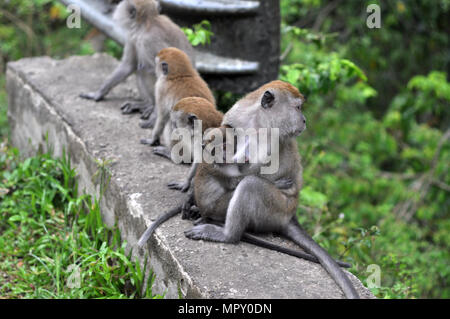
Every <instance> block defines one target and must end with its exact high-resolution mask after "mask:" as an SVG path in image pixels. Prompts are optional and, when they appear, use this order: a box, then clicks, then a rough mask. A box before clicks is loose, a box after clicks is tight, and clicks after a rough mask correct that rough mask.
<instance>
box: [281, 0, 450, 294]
mask: <svg viewBox="0 0 450 319" xmlns="http://www.w3.org/2000/svg"><path fill="white" fill-rule="evenodd" d="M372 2H373V1H372ZM393 3H394V4H392V2H389V4H387V3H385V2H383V3H382V5H381V7H382V8H384V9H386V8H392V7H393V9H392V10H386V11H383V13H382V20H383V21H382V24H383V27H382V28H381V29H379V30H369V29H367V27H366V25H365V16H364V13H365V6H366V5H367V4H360V5H355V4H354V3H351V2H348V3H344V2H343V1H332V2H325V1H320V0H317V1H302V0H298V1H297V0H295V1H292V0H291V1H287V0H285V1H282V15H283V21H284V23H285V25H283V28H282V30H283V41H282V47H283V51H284V53H283V55H282V58H283V64H282V66H281V74H280V77H281V79H283V80H286V81H289V82H291V83H292V84H294V85H296V86H297V87H298V88H299V89H300V91H302V92H303V93H305V94H306V95H308V103H307V104H306V105H305V112H306V117H307V119H308V129H307V130H306V131H305V132H304V133H303V134H302V136H300V137H299V138H298V143H299V148H300V154H301V155H302V163H303V166H304V187H303V189H302V191H301V193H300V199H299V204H300V207H299V211H298V217H299V221H300V222H301V223H302V224H303V225H305V227H306V228H307V229H308V230H309V231H310V233H311V234H313V236H314V238H315V239H316V240H317V241H318V242H319V243H320V244H321V245H322V246H324V247H325V248H326V249H327V250H328V251H330V252H331V253H332V255H334V256H339V257H341V258H344V259H347V260H348V261H349V262H351V263H352V264H353V266H354V267H353V268H352V271H353V272H354V273H355V274H357V275H358V277H359V278H360V279H361V280H363V281H364V278H367V276H368V275H369V273H368V270H367V266H369V265H371V264H377V265H379V266H380V269H381V287H378V288H376V289H373V292H374V293H375V294H376V295H377V296H378V297H381V298H417V297H434V298H437V297H438V298H448V297H449V296H450V290H449V286H450V285H449V282H450V271H449V270H448V260H450V253H449V252H450V247H449V246H450V241H449V237H448V233H449V230H450V228H449V226H450V224H449V213H450V211H449V207H450V197H449V196H448V193H449V191H450V186H449V185H450V174H449V172H448V170H449V165H448V163H450V143H449V142H450V131H449V130H448V127H449V123H450V122H449V113H448V112H449V99H448V96H449V95H448V94H449V87H450V86H449V83H448V81H447V75H446V74H445V73H444V72H442V70H445V67H444V66H445V63H447V62H446V61H448V57H449V55H448V52H449V43H448V35H446V37H445V38H444V37H443V34H444V33H445V31H444V30H443V25H445V24H446V21H444V20H442V19H443V16H444V15H445V14H446V12H447V11H446V10H448V6H446V7H445V8H444V7H443V8H442V9H439V8H438V5H436V4H435V3H434V4H432V3H430V2H426V3H425V2H420V1H419V2H415V3H410V2H409V3H408V5H406V2H405V3H403V2H402V1H396V2H393ZM336 4H339V5H336ZM441 4H442V5H443V4H444V1H442V2H441ZM418 8H421V10H423V12H424V17H420V18H419V19H421V20H423V21H425V19H426V18H425V17H429V18H430V19H429V20H426V21H433V23H429V24H427V25H426V26H424V27H425V29H424V30H423V31H424V33H423V34H421V33H419V34H415V33H413V32H411V31H408V32H406V31H405V29H404V28H403V25H405V26H409V27H411V30H414V29H417V25H414V26H413V23H414V21H415V20H416V19H418V16H416V15H410V16H408V14H412V12H416V11H417V12H418V11H419V10H418ZM402 10H403V13H401V12H400V11H402ZM355 12H358V13H357V14H356V13H355ZM420 12H421V11H420ZM360 13H361V14H360ZM383 14H384V16H383ZM400 16H401V17H402V19H403V20H402V21H401V24H400V20H399V17H400ZM405 19H406V20H405ZM419 23H420V22H419ZM288 25H294V26H288ZM346 34H357V35H358V36H354V37H352V38H349V37H348V36H347V35H346ZM405 34H408V37H405ZM430 35H431V38H432V40H431V41H436V42H435V44H437V43H439V51H440V52H437V50H435V49H434V47H433V46H430V43H429V42H428V43H425V42H424V40H425V37H426V36H430ZM411 37H413V39H411ZM428 40H430V39H428ZM405 41H408V47H406V46H404V47H402V43H404V42H405ZM419 46H420V48H419ZM411 50H414V52H411ZM432 52H433V53H432ZM442 52H447V53H446V54H447V55H445V54H444V55H443V54H441V53H442ZM434 53H436V55H433V54H434ZM425 56H427V58H425ZM424 60H426V61H424ZM352 61H355V62H352ZM430 66H432V67H434V68H435V71H432V70H430V71H429V74H428V75H426V76H422V75H416V74H418V73H420V72H423V70H427V69H428V68H429V67H430ZM362 70H364V71H362ZM387 74H388V76H387Z"/></svg>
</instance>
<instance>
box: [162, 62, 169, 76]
mask: <svg viewBox="0 0 450 319" xmlns="http://www.w3.org/2000/svg"><path fill="white" fill-rule="evenodd" d="M161 68H162V71H163V74H164V75H167V74H169V65H168V64H167V62H163V63H161Z"/></svg>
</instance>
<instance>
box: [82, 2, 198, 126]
mask: <svg viewBox="0 0 450 319" xmlns="http://www.w3.org/2000/svg"><path fill="white" fill-rule="evenodd" d="M113 19H114V20H115V21H116V22H117V23H119V24H120V25H121V26H122V27H123V28H124V29H125V31H126V33H127V34H126V43H125V46H124V51H123V55H122V58H121V61H120V64H119V65H118V66H117V68H116V69H115V70H114V72H113V73H112V74H111V75H110V76H109V77H108V78H107V79H106V80H105V81H104V83H103V84H102V86H101V87H100V89H99V90H97V91H96V92H89V93H82V94H80V97H82V98H85V99H89V100H94V101H96V102H97V101H100V100H103V98H104V97H105V96H106V95H107V94H108V93H109V92H110V91H111V90H112V89H113V88H114V87H115V86H116V85H118V84H119V83H121V82H123V81H124V80H125V79H126V78H127V77H128V76H130V75H131V74H132V73H136V79H137V87H138V91H139V95H140V98H141V99H142V101H139V102H136V101H128V102H125V103H124V104H123V105H122V106H121V110H122V113H123V114H129V113H132V112H137V111H139V112H141V113H143V114H142V116H141V118H143V119H147V118H148V117H149V116H150V114H151V113H152V112H153V109H154V102H155V97H154V95H155V94H154V85H155V82H156V77H155V64H154V63H155V57H156V55H157V53H158V52H159V51H160V50H161V49H163V48H167V47H177V48H180V49H182V50H183V51H184V52H186V54H187V55H188V56H189V59H190V60H191V61H192V63H194V62H195V55H194V49H193V48H192V46H191V44H190V43H189V41H188V39H187V37H186V35H185V34H184V33H183V31H182V30H181V29H180V28H179V27H178V26H177V25H176V24H175V23H174V22H172V20H170V18H169V17H167V16H165V15H160V14H159V3H158V2H157V1H155V0H123V1H122V2H120V3H119V4H118V5H117V7H116V9H115V11H114V14H113Z"/></svg>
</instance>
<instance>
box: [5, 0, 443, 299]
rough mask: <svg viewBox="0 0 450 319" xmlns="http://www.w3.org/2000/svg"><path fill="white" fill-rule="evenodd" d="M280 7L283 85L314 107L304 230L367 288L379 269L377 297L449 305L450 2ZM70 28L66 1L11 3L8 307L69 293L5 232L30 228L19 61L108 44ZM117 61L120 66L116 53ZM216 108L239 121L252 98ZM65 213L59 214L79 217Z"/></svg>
mask: <svg viewBox="0 0 450 319" xmlns="http://www.w3.org/2000/svg"><path fill="white" fill-rule="evenodd" d="M372 3H375V4H379V5H380V8H381V27H380V28H374V29H370V28H368V27H367V25H366V19H367V17H368V13H367V12H366V8H367V6H368V5H369V4H372ZM280 5H281V20H282V21H281V56H280V60H281V66H280V72H279V78H280V79H282V80H285V81H288V82H290V83H292V84H294V85H296V86H297V87H298V88H299V89H300V91H301V92H302V93H304V94H305V95H306V96H307V97H308V102H307V104H306V106H305V115H306V117H307V119H308V129H307V131H306V132H304V133H303V134H302V135H301V136H300V137H299V139H298V144H299V147H300V154H301V156H302V160H303V166H304V188H303V189H302V191H301V194H300V207H299V211H298V217H299V220H300V222H301V223H302V224H303V225H305V227H306V229H307V230H308V231H309V233H310V234H312V235H313V237H314V239H315V240H316V241H318V242H319V243H320V244H321V245H322V246H323V247H324V248H326V249H327V250H328V251H329V252H330V253H331V254H332V255H333V256H339V258H341V259H343V260H345V261H348V262H351V263H352V264H353V268H352V269H351V271H352V272H353V273H354V274H355V275H357V276H358V277H359V278H360V279H361V280H362V281H363V282H364V284H366V282H365V278H367V277H369V276H370V275H371V274H372V272H371V268H369V269H368V268H367V267H368V265H371V264H375V265H378V266H379V267H380V268H379V269H380V271H381V273H380V279H381V282H380V285H379V286H378V287H372V288H371V290H372V291H373V293H374V294H375V295H376V296H377V297H379V298H450V247H449V246H450V174H449V163H450V82H449V74H450V64H449V60H450V0H436V1H425V0H415V1H407V0H393V1H342V0H331V1H325V0H281V1H280ZM68 14H69V13H68V12H67V11H66V9H65V7H64V6H63V5H62V4H61V3H60V2H58V1H54V0H2V1H1V3H0V139H1V141H2V153H0V180H1V181H0V198H1V199H2V204H0V297H1V296H2V295H3V297H8V298H17V297H36V296H40V297H54V296H56V297H58V296H61V295H60V294H57V293H56V291H58V293H64V292H63V291H60V290H55V289H56V288H54V287H53V286H52V283H48V287H47V290H48V291H55V292H54V294H53V295H52V294H49V295H46V294H45V293H44V292H42V291H41V292H40V294H38V293H37V292H36V288H35V287H34V286H35V285H34V284H33V280H41V279H38V278H40V277H39V276H38V277H27V274H26V272H27V271H24V270H20V269H19V268H23V267H25V266H27V265H28V266H30V267H32V266H33V265H34V262H36V261H33V260H27V259H26V258H25V257H23V256H21V255H20V254H18V253H17V251H15V250H14V249H13V248H11V246H8V245H7V244H6V243H7V242H8V240H11V238H13V237H11V236H13V235H12V234H11V233H8V232H6V229H9V228H11V227H12V228H14V227H16V228H14V229H17V228H18V226H19V225H21V223H23V220H22V221H21V220H20V219H18V218H13V216H15V214H16V212H14V210H12V209H11V207H12V205H18V202H17V201H19V199H18V198H16V197H14V192H15V191H16V190H17V189H20V187H25V186H23V185H22V183H25V184H26V181H27V180H26V178H25V179H23V180H20V181H21V182H20V183H19V179H14V178H12V177H11V176H12V175H14V172H15V171H16V170H17V169H18V168H20V167H22V168H23V166H21V165H23V163H22V162H21V160H20V159H19V158H18V157H17V156H16V155H11V154H12V153H11V149H10V146H9V144H8V120H7V116H6V113H7V99H6V92H5V74H4V72H5V70H6V63H7V62H8V61H14V60H17V59H20V58H24V57H31V56H42V55H49V56H52V57H54V58H65V57H68V56H70V55H87V54H93V53H94V52H95V51H94V48H93V45H92V41H90V39H91V38H92V37H93V35H94V34H95V32H96V31H95V30H93V28H92V27H91V26H89V25H88V24H87V23H85V22H83V23H82V27H81V29H68V28H67V27H66V21H65V19H66V18H67V16H68ZM196 31H198V32H202V31H201V28H200V29H199V30H196ZM211 36H212V37H214V35H211ZM191 41H196V42H201V41H198V39H196V38H195V37H193V38H192V39H191ZM196 44H199V43H196ZM200 45H201V44H200ZM104 50H105V51H106V52H108V53H110V54H112V55H114V56H115V57H117V58H120V56H121V50H122V49H121V47H120V46H119V45H117V44H116V43H114V42H113V41H112V40H107V41H106V42H105V46H104ZM217 97H218V101H219V107H220V108H221V109H222V110H223V111H226V110H227V109H228V108H229V107H230V106H231V105H232V103H233V102H234V101H235V100H237V99H238V98H239V97H240V96H239V95H235V94H233V93H230V92H220V93H219V92H217ZM36 165H38V166H37V167H40V166H39V165H40V164H36ZM44 178H45V177H44ZM20 185H22V186H20ZM49 185H50V186H48V187H50V188H51V187H52V186H51V184H49ZM63 186H64V185H63ZM45 187H47V186H45ZM65 187H67V185H65ZM7 205H9V206H7ZM58 205H60V204H58ZM58 205H56V204H52V208H53V209H55V207H56V209H57V210H58V209H59V210H64V205H66V204H64V203H63V204H61V205H62V206H61V205H60V206H58ZM25 211H26V209H25ZM17 214H19V213H18V212H17ZM19 215H20V214H19ZM14 236H16V237H17V233H16V234H15V235H14ZM36 236H41V235H39V234H38V235H36ZM29 240H30V239H29V238H28V244H27V245H29ZM36 240H37V239H36ZM29 248H30V247H29V246H26V247H25V246H24V248H23V249H29ZM20 262H22V265H21V266H20V267H19V266H18V263H20ZM24 263H25V266H23V264H24ZM38 264H39V263H38V262H36V265H38ZM47 268H48V267H47ZM29 269H31V268H29ZM29 269H28V270H29ZM52 269H53V268H52ZM49 271H50V270H49ZM2 274H3V275H4V276H3V277H2ZM2 278H3V279H2ZM2 280H3V282H2ZM42 280H43V279H42ZM24 281H28V283H27V284H26V285H23V288H22V290H17V289H16V290H14V287H22V286H20V283H21V282H24ZM30 285H31V286H33V287H34V288H30ZM46 285H47V284H46ZM124 286H126V285H122V286H121V287H122V288H121V289H124V288H123V287H124ZM93 289H95V288H93ZM112 294H113V293H112ZM89 296H97V295H95V294H94V295H89ZM105 296H111V295H108V294H106V295H105ZM78 297H80V296H78Z"/></svg>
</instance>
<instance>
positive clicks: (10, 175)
mask: <svg viewBox="0 0 450 319" xmlns="http://www.w3.org/2000/svg"><path fill="white" fill-rule="evenodd" d="M2 147H3V149H2V150H1V153H0V198H1V201H0V275H1V278H2V284H1V285H0V295H1V296H2V297H4V298H5V297H6V298H106V297H108V298H142V297H152V294H151V285H152V281H151V280H152V276H151V275H150V276H149V280H148V281H147V280H145V271H146V266H145V265H144V267H143V268H142V267H141V265H140V264H139V262H138V261H134V260H133V259H132V258H131V252H129V253H126V249H125V248H126V243H125V242H121V239H120V234H119V231H118V229H117V228H114V229H108V228H107V227H105V226H104V225H103V223H102V220H101V214H100V208H99V204H98V201H96V200H94V199H92V198H91V197H90V196H87V195H85V196H80V197H79V196H77V187H76V182H75V176H76V173H75V171H74V169H73V168H71V166H70V161H68V160H67V159H65V158H63V159H53V158H52V157H51V156H50V155H49V154H44V155H39V156H35V157H31V158H28V159H26V160H25V161H23V162H20V161H19V160H18V153H17V151H15V150H8V149H6V148H5V146H4V145H3V146H2ZM86 211H87V212H86ZM76 268H78V269H79V274H80V277H79V286H77V285H76V280H74V279H73V276H74V272H73V271H74V269H76ZM71 283H72V286H70V284H71ZM144 284H145V285H146V288H145V289H144Z"/></svg>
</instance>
